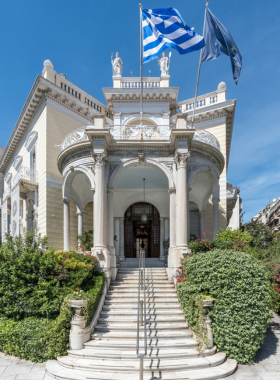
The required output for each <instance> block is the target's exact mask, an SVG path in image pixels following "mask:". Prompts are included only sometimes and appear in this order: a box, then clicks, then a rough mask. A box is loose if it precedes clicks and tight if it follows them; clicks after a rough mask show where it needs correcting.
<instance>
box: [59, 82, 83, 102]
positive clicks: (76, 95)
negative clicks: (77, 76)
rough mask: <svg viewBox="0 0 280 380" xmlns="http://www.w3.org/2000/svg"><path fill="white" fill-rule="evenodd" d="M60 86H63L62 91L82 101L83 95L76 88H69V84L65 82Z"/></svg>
mask: <svg viewBox="0 0 280 380" xmlns="http://www.w3.org/2000/svg"><path fill="white" fill-rule="evenodd" d="M60 86H61V88H62V90H64V91H66V92H68V93H69V94H70V95H73V96H75V98H77V99H81V93H80V92H78V91H76V90H75V89H74V88H72V87H70V86H68V85H67V84H65V83H63V82H61V85H60Z"/></svg>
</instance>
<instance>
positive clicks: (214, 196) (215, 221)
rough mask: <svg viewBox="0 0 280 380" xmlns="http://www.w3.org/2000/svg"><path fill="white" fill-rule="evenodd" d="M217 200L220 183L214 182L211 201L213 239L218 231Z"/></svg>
mask: <svg viewBox="0 0 280 380" xmlns="http://www.w3.org/2000/svg"><path fill="white" fill-rule="evenodd" d="M219 202H220V185H219V182H216V183H214V184H213V185H212V203H213V232H212V234H213V240H216V235H215V234H216V233H218V232H219Z"/></svg>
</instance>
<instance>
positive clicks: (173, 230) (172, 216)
mask: <svg viewBox="0 0 280 380" xmlns="http://www.w3.org/2000/svg"><path fill="white" fill-rule="evenodd" d="M168 191H169V198H170V202H169V204H170V206H169V207H170V211H169V215H170V235H169V247H170V248H174V247H176V189H175V187H171V188H170V189H169V190H168Z"/></svg>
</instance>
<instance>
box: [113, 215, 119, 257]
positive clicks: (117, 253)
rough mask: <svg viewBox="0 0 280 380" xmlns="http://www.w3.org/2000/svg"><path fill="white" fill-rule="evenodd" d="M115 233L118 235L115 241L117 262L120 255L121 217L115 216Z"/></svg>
mask: <svg viewBox="0 0 280 380" xmlns="http://www.w3.org/2000/svg"><path fill="white" fill-rule="evenodd" d="M114 234H115V235H116V237H117V240H116V241H115V251H116V260H117V263H118V261H119V256H120V220H119V218H115V231H114Z"/></svg>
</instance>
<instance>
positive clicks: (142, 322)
mask: <svg viewBox="0 0 280 380" xmlns="http://www.w3.org/2000/svg"><path fill="white" fill-rule="evenodd" d="M141 295H142V299H141ZM140 326H144V329H143V333H144V336H143V338H144V352H140ZM136 355H137V357H138V358H139V359H140V371H139V373H140V375H139V379H140V380H143V378H144V357H145V356H146V355H147V330H146V278H145V250H142V249H141V250H140V255H139V281H138V310H137V342H136Z"/></svg>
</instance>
